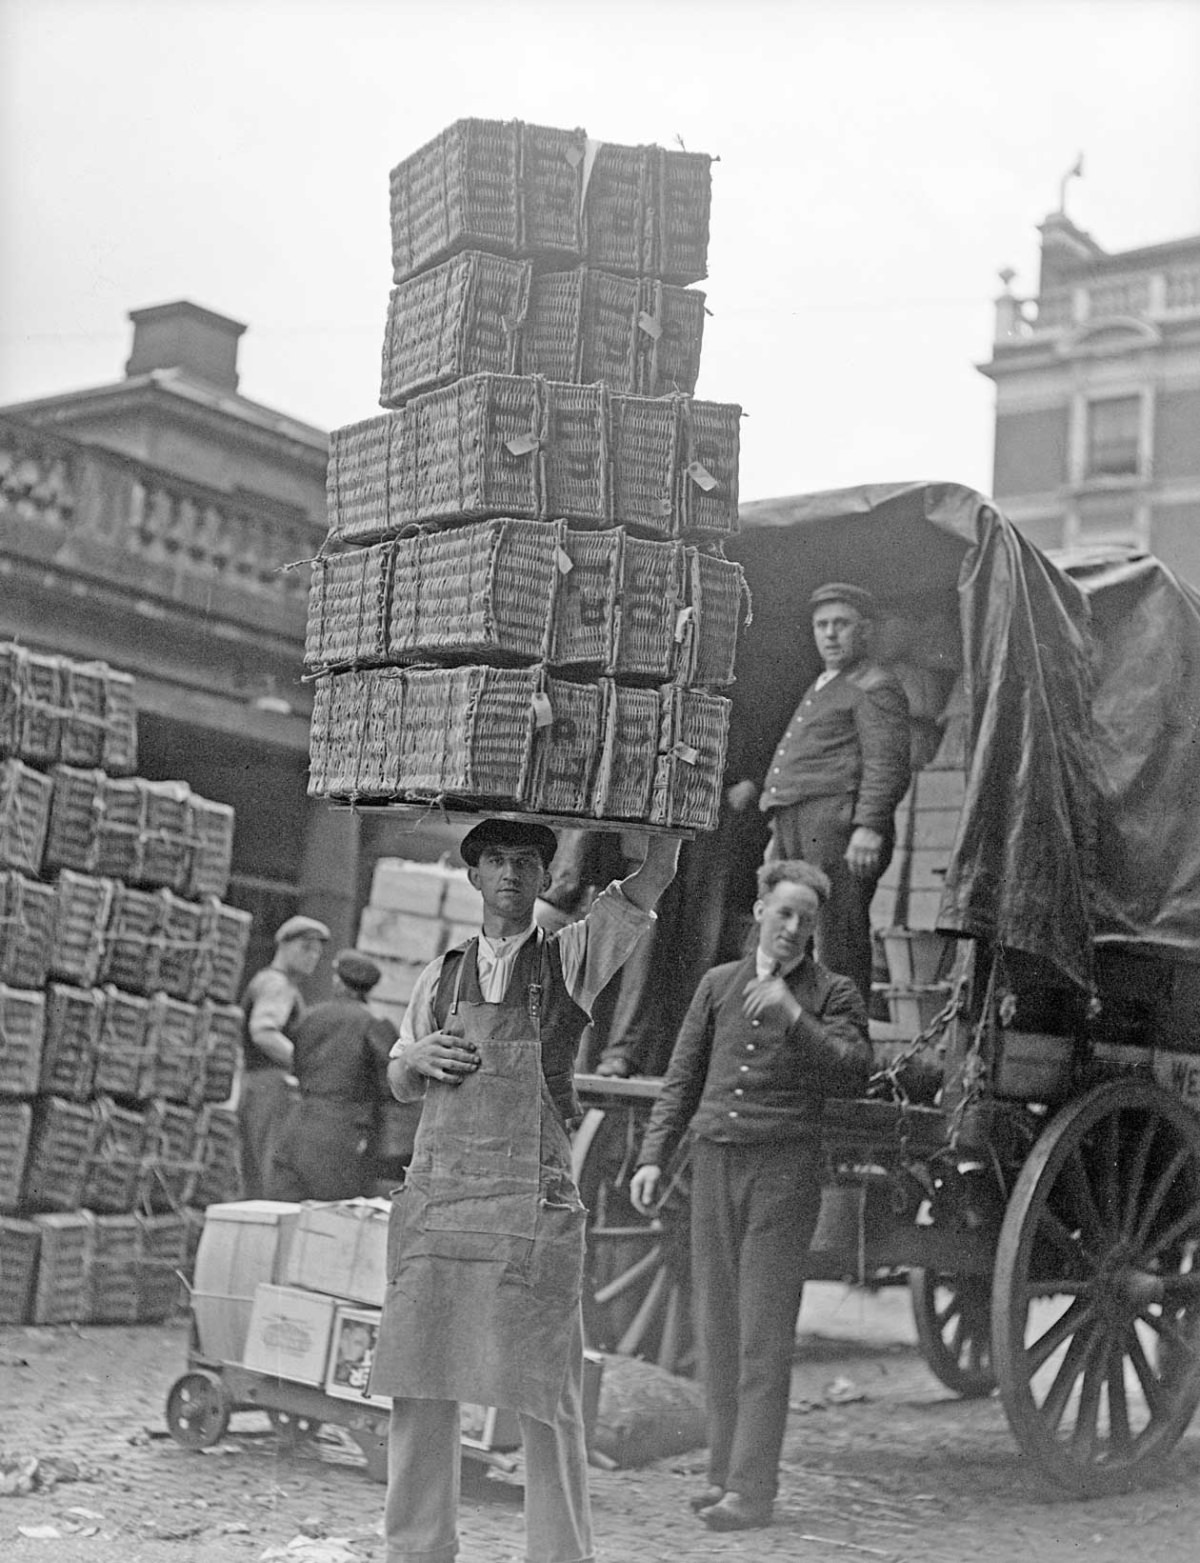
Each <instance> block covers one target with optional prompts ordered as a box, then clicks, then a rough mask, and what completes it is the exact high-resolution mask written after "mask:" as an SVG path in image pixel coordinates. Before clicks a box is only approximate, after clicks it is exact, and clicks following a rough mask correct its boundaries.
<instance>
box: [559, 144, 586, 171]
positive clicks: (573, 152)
mask: <svg viewBox="0 0 1200 1563" xmlns="http://www.w3.org/2000/svg"><path fill="white" fill-rule="evenodd" d="M563 156H564V157H565V158H566V160H567V162H568V163H570V165H571V167H572V168H578V167H579V165H580V163H582V162H583V153H582V152H581V151H580V150H579V148H578V147H577V146H576V145H575V143H574V142H573V141H572V143H571V145H570V146H569V147H568V148H567V150H566V151H565V152H564V153H563Z"/></svg>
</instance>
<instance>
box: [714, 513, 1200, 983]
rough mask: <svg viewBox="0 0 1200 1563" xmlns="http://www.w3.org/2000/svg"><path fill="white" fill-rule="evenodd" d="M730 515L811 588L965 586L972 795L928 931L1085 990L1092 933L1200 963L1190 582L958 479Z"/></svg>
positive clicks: (1195, 618) (1196, 654)
mask: <svg viewBox="0 0 1200 1563" xmlns="http://www.w3.org/2000/svg"><path fill="white" fill-rule="evenodd" d="M742 520H743V525H744V526H745V527H746V529H747V531H746V532H745V533H744V534H743V540H744V542H745V541H749V540H751V539H752V538H753V537H754V534H755V533H758V532H759V529H760V528H761V529H771V531H770V532H769V533H768V532H767V531H765V530H764V531H763V532H761V533H759V536H760V537H761V539H762V542H763V543H764V544H765V545H766V546H767V547H768V548H769V549H770V550H771V553H772V555H773V556H774V555H777V556H778V560H777V562H778V568H779V570H780V572H782V573H790V572H792V571H793V569H794V567H795V562H796V559H797V557H799V558H800V560H801V564H800V575H801V578H802V579H803V580H804V581H805V582H807V583H811V584H812V585H815V584H817V582H818V581H819V580H829V579H837V580H847V581H852V582H856V583H858V584H861V585H864V586H867V587H869V588H871V589H872V590H873V591H875V592H876V594H877V595H878V596H879V598H880V599H881V601H884V602H886V601H887V600H888V599H889V598H895V597H896V596H898V595H913V594H917V593H920V592H922V591H930V592H933V591H937V590H939V589H946V590H947V591H949V590H950V589H951V588H952V587H953V588H954V589H956V590H957V595H958V610H959V621H960V626H961V633H962V652H963V668H962V675H963V689H964V696H965V701H966V708H967V725H968V740H967V756H968V760H967V778H966V799H965V803H964V807H963V810H962V815H961V818H960V821H959V828H958V835H957V838H956V841H955V845H954V849H953V852H952V855H951V860H950V864H949V868H948V870H947V874H946V887H945V893H944V895H943V899H942V905H941V910H940V914H939V917H938V925H939V927H941V928H942V929H944V930H945V931H947V932H952V933H957V934H962V935H968V936H972V937H977V938H984V939H988V940H995V941H997V942H999V943H1001V944H1004V945H1007V946H1009V947H1011V948H1014V949H1020V950H1024V951H1027V952H1029V953H1030V954H1033V955H1036V956H1039V957H1041V958H1043V959H1046V960H1049V961H1050V962H1052V963H1053V964H1054V965H1055V966H1056V967H1057V968H1058V969H1059V970H1060V971H1062V972H1063V973H1065V974H1066V975H1067V976H1068V977H1070V978H1071V979H1072V980H1073V981H1075V982H1077V983H1079V984H1081V985H1084V986H1087V985H1089V984H1090V981H1091V975H1092V958H1093V949H1094V945H1095V943H1096V942H1101V943H1105V942H1115V943H1120V944H1122V945H1124V946H1126V947H1128V948H1133V949H1143V950H1145V951H1147V952H1154V953H1157V954H1170V955H1173V956H1174V957H1176V958H1184V959H1187V958H1194V959H1197V960H1200V808H1198V807H1197V803H1198V801H1200V800H1198V793H1200V787H1198V785H1197V783H1198V781H1200V595H1198V594H1197V593H1196V592H1194V591H1193V590H1191V589H1190V588H1188V587H1186V586H1184V585H1183V584H1182V583H1180V582H1179V581H1178V580H1177V579H1176V578H1175V577H1174V576H1173V575H1172V574H1171V573H1170V571H1169V570H1167V569H1166V567H1165V566H1163V565H1162V564H1161V563H1160V562H1159V561H1157V560H1155V559H1152V558H1149V557H1147V556H1144V555H1136V554H1128V555H1118V554H1108V555H1105V556H1104V557H1099V556H1098V557H1096V558H1093V559H1088V560H1081V561H1077V562H1073V561H1066V562H1064V561H1063V560H1060V561H1058V562H1055V561H1052V560H1051V559H1049V558H1048V557H1047V556H1046V555H1045V554H1043V553H1041V552H1040V551H1039V550H1038V549H1037V548H1036V547H1034V545H1033V544H1032V543H1030V542H1028V541H1027V540H1026V539H1025V538H1024V537H1022V535H1021V534H1020V533H1019V532H1018V531H1017V530H1016V528H1015V527H1014V526H1013V525H1012V524H1011V523H1010V522H1009V521H1007V520H1006V519H1005V518H1004V517H1003V516H1002V515H1001V514H1000V513H999V512H998V511H997V510H996V509H995V507H994V506H993V505H992V504H991V503H990V502H989V501H988V500H986V499H984V497H983V496H982V495H980V494H978V493H976V492H975V491H973V490H971V489H968V488H964V487H962V486H960V485H957V484H932V483H911V484H895V485H875V486H870V487H864V488H852V489H841V490H833V491H829V492H826V493H820V494H809V495H802V496H799V497H798V498H796V499H787V500H771V501H764V502H762V503H761V504H758V505H754V504H751V505H745V506H743V508H742ZM777 529H781V530H777ZM751 547H753V542H751ZM793 550H799V554H798V555H797V554H796V553H794V552H793ZM739 552H742V548H741V547H740V548H739ZM802 601H803V598H802V599H801V602H802Z"/></svg>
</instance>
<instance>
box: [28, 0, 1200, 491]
mask: <svg viewBox="0 0 1200 1563" xmlns="http://www.w3.org/2000/svg"><path fill="white" fill-rule="evenodd" d="M467 115H476V116H481V117H487V118H505V119H513V118H515V119H524V120H532V121H534V122H537V123H541V124H548V125H567V126H574V125H580V126H583V127H584V128H586V130H587V131H588V133H589V135H591V136H593V137H596V138H599V139H601V140H607V141H618V142H659V143H661V144H664V145H674V144H676V142H677V139H678V140H680V141H682V142H683V144H684V145H686V146H687V147H688V148H689V149H691V150H695V151H705V152H709V153H712V154H714V155H715V156H718V157H719V158H720V162H719V163H716V164H715V165H714V168H713V206H712V240H711V245H710V249H709V278H708V280H707V282H705V283H702V284H700V285H701V286H702V287H703V288H704V289H705V291H706V293H707V295H708V304H709V308H710V309H711V311H712V316H711V318H710V319H709V321H708V323H707V326H706V335H705V343H704V356H703V367H702V370H701V377H700V383H699V385H698V387H697V394H698V395H701V396H705V397H710V398H713V399H716V400H720V401H735V402H739V403H741V404H742V406H743V407H744V408H745V410H746V412H747V414H748V417H747V419H746V420H745V422H744V423H743V441H742V496H743V498H745V499H755V498H765V497H767V496H770V495H775V494H787V493H797V492H801V491H805V490H810V489H817V488H827V487H835V486H840V485H842V484H849V483H860V482H871V481H882V480H889V479H904V478H938V479H955V480H958V481H961V482H965V483H969V484H972V485H974V486H975V487H977V488H981V489H985V490H986V489H987V488H988V487H989V484H990V477H991V446H992V388H991V385H990V382H988V381H987V380H985V379H984V378H983V377H982V376H981V375H980V374H978V372H977V371H976V370H975V368H974V367H973V366H974V364H976V363H977V362H980V361H983V360H985V359H986V358H987V357H988V356H989V355H990V351H991V336H992V300H993V298H994V296H995V294H996V293H997V292H998V291H999V283H998V281H997V277H996V272H997V270H998V268H1000V267H1002V266H1005V265H1009V266H1012V267H1014V268H1015V269H1016V271H1017V279H1016V282H1015V284H1014V286H1015V289H1016V291H1018V292H1020V293H1024V294H1030V293H1033V292H1034V291H1035V289H1036V278H1037V245H1038V236H1037V233H1036V225H1037V224H1038V223H1039V222H1040V221H1041V220H1042V219H1043V217H1044V216H1045V215H1046V213H1047V212H1049V211H1050V210H1052V209H1053V208H1054V207H1055V206H1057V204H1058V195H1059V181H1060V179H1061V178H1062V176H1063V174H1064V173H1065V172H1066V170H1068V169H1069V168H1070V167H1071V165H1072V164H1073V163H1074V161H1075V158H1076V155H1077V154H1078V153H1079V152H1080V151H1082V152H1083V153H1084V157H1085V175H1084V177H1083V178H1082V179H1081V180H1075V181H1072V183H1071V185H1070V187H1069V189H1068V195H1067V209H1068V212H1069V214H1070V215H1071V216H1072V218H1073V219H1074V220H1075V221H1076V222H1078V223H1079V224H1080V225H1081V226H1083V227H1085V228H1087V229H1088V230H1089V231H1090V232H1091V233H1092V234H1093V235H1094V237H1095V238H1096V239H1097V240H1098V241H1099V242H1100V243H1101V244H1102V245H1104V246H1105V248H1106V249H1109V250H1121V249H1128V248H1132V247H1134V246H1140V245H1143V244H1153V243H1158V242H1160V241H1163V240H1168V239H1174V238H1179V237H1182V236H1184V235H1186V234H1193V233H1196V232H1200V0H793V3H791V4H782V3H774V0H740V3H734V0H640V3H638V0H593V3H590V4H581V3H576V0H558V3H557V4H555V3H550V0H546V3H537V0H492V3H491V4H486V3H471V0H441V3H430V4H427V3H422V0H390V3H389V0H0V403H7V402H11V401H17V400H23V399H27V398H32V397H36V396H45V395H52V394H55V393H57V392H61V391H67V390H75V389H79V388H81V387H84V386H91V385H101V384H106V383H110V382H112V381H114V380H117V379H119V378H121V376H122V374H123V373H124V363H125V359H126V358H127V356H128V351H129V342H130V328H129V325H128V322H127V320H126V315H127V312H128V311H129V310H130V309H136V308H139V307H143V306H146V305H152V304H159V303H164V302H166V301H168V300H171V299H175V298H187V299H191V300H192V301H193V302H194V303H197V304H201V305H205V306H207V307H208V308H211V309H215V310H218V311H220V312H222V313H224V314H228V315H232V316H233V317H234V318H235V319H237V320H240V321H243V322H245V323H246V325H247V326H248V327H249V329H248V331H247V332H246V335H245V336H244V337H243V338H242V344H241V355H240V368H241V390H242V391H243V392H244V394H245V395H247V396H250V397H253V398H254V399H255V400H257V401H261V402H265V403H267V404H268V405H271V406H274V407H277V408H278V409H280V410H281V411H283V412H287V413H290V414H292V415H293V416H296V417H299V418H302V419H305V420H307V421H308V422H310V423H314V424H317V425H318V426H320V427H323V428H332V427H334V426H336V425H338V424H342V423H349V422H352V421H353V420H355V419H358V418H361V417H365V416H369V415H370V414H371V413H372V412H373V411H374V410H375V408H376V401H377V397H378V385H379V354H380V345H381V342H382V336H383V322H384V317H385V312H386V307H387V298H388V290H389V287H390V245H389V237H388V209H387V191H388V170H389V169H390V168H391V167H392V166H393V165H394V164H395V163H397V162H399V161H400V159H401V158H403V157H405V156H406V155H407V154H408V153H410V152H412V151H414V150H415V149H416V148H417V147H418V146H420V145H421V144H422V143H423V142H424V141H426V140H428V139H429V138H430V137H431V136H433V135H435V134H436V133H437V132H438V131H439V130H441V129H442V128H443V127H444V126H445V125H447V124H449V123H450V122H451V121H452V120H454V119H457V118H460V117H462V116H467Z"/></svg>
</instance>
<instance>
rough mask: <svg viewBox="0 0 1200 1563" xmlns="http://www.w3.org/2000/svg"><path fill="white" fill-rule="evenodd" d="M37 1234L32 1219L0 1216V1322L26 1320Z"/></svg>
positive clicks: (18, 1322)
mask: <svg viewBox="0 0 1200 1563" xmlns="http://www.w3.org/2000/svg"><path fill="white" fill-rule="evenodd" d="M41 1237H42V1232H41V1228H40V1227H39V1226H38V1224H37V1223H36V1222H35V1221H22V1220H20V1219H18V1218H17V1217H16V1216H0V1325H5V1324H25V1323H27V1322H28V1319H29V1312H30V1308H31V1307H32V1304H33V1287H34V1281H35V1279H36V1276H37V1261H38V1246H39V1244H40V1243H41Z"/></svg>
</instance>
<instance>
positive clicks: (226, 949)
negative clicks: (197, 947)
mask: <svg viewBox="0 0 1200 1563" xmlns="http://www.w3.org/2000/svg"><path fill="white" fill-rule="evenodd" d="M205 905H206V908H207V919H206V922H205V928H204V934H203V939H202V947H201V952H200V953H201V977H200V982H199V987H200V991H201V993H202V995H203V996H204V997H205V998H209V999H212V1000H213V1001H214V1003H217V1004H234V1003H236V1002H237V1000H238V997H239V996H240V994H241V991H242V972H243V971H244V969H245V965H246V951H247V949H248V948H249V945H250V925H251V923H252V921H253V919H252V918H251V916H250V913H249V912H244V911H242V910H241V908H240V907H236V906H226V905H225V903H224V902H223V901H218V900H216V899H215V898H214V897H210V898H209V899H208V901H207V902H206V903H205Z"/></svg>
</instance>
